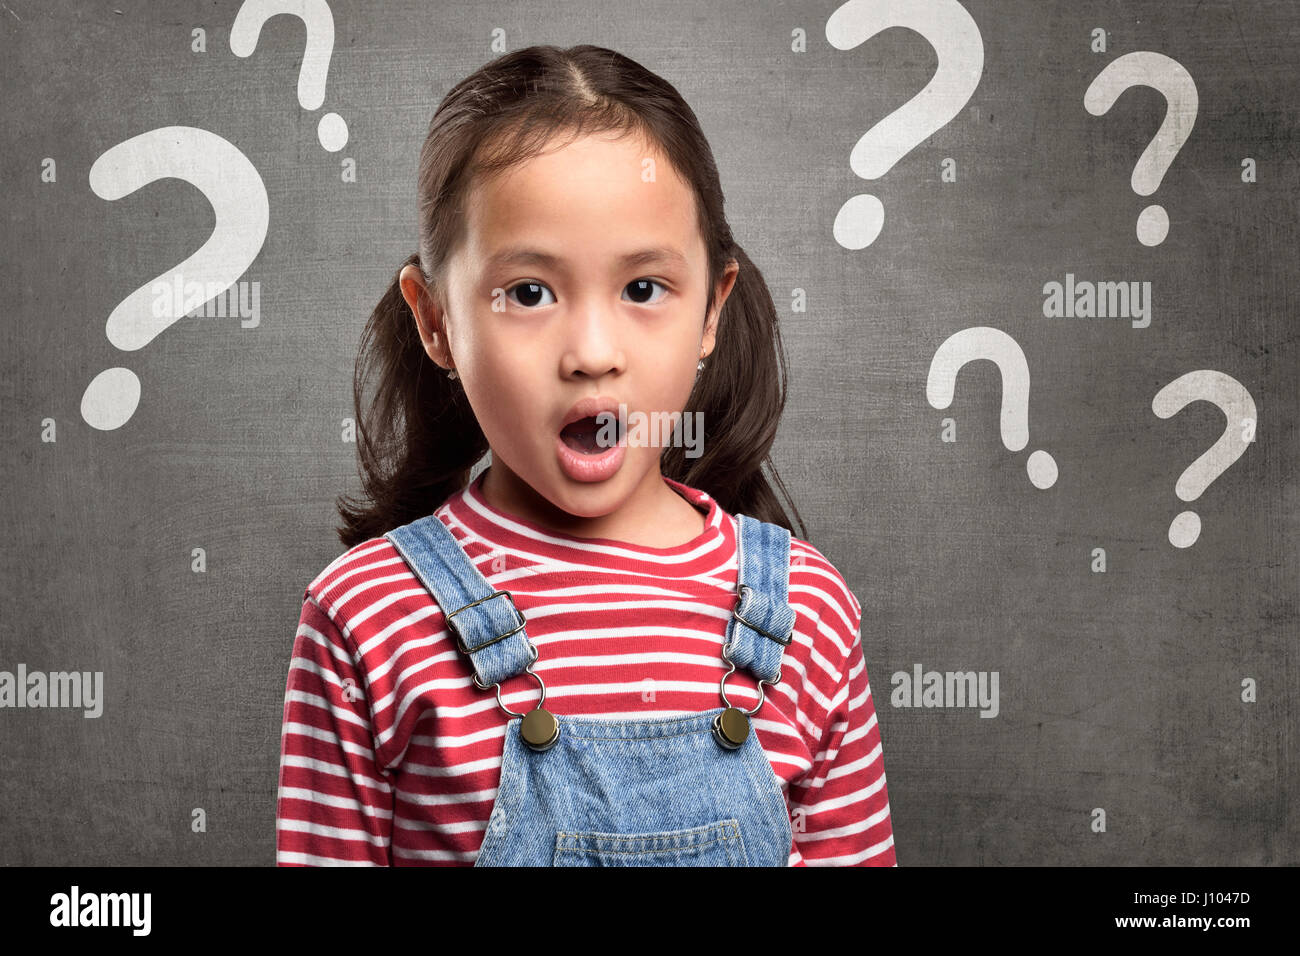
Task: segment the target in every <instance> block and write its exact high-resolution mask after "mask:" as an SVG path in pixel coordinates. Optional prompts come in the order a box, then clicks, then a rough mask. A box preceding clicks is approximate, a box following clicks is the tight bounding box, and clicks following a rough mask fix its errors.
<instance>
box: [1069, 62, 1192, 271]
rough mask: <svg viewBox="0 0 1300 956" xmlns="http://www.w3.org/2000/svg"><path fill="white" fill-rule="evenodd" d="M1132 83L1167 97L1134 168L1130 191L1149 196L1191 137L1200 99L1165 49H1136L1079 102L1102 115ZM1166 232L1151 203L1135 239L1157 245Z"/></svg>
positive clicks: (1165, 218) (1160, 211)
mask: <svg viewBox="0 0 1300 956" xmlns="http://www.w3.org/2000/svg"><path fill="white" fill-rule="evenodd" d="M1133 86H1149V87H1151V88H1152V89H1154V90H1158V91H1159V92H1160V93H1161V94H1162V95H1163V96H1164V98H1165V102H1166V103H1167V104H1168V108H1167V109H1166V110H1165V118H1164V120H1163V121H1162V122H1161V124H1160V129H1159V130H1158V131H1157V132H1156V135H1155V139H1153V140H1151V142H1150V143H1148V144H1147V148H1146V149H1145V150H1144V151H1143V153H1142V155H1141V157H1139V159H1138V161H1137V165H1136V166H1134V167H1133V179H1132V186H1133V191H1134V192H1135V193H1137V194H1138V195H1139V196H1150V195H1151V194H1152V193H1153V192H1155V191H1156V190H1157V189H1159V188H1160V181H1161V180H1162V179H1164V178H1165V173H1167V172H1168V171H1169V167H1170V166H1171V165H1173V162H1174V157H1175V156H1177V155H1178V151H1179V150H1180V149H1182V148H1183V143H1185V142H1187V137H1189V136H1191V135H1192V126H1193V125H1195V123H1196V110H1197V107H1198V105H1199V102H1200V101H1199V98H1198V97H1197V94H1196V82H1195V81H1194V80H1193V79H1192V75H1191V74H1190V73H1188V72H1187V70H1185V69H1183V65H1182V64H1181V63H1179V62H1178V61H1177V60H1173V59H1170V58H1169V57H1167V56H1165V55H1164V54H1163V53H1152V52H1150V51H1146V50H1143V51H1138V52H1136V53H1126V54H1124V55H1123V56H1121V57H1120V58H1119V59H1117V60H1113V61H1111V62H1110V63H1108V64H1106V68H1105V69H1104V70H1102V71H1101V72H1100V73H1098V74H1097V77H1096V78H1095V79H1094V80H1093V81H1092V83H1091V84H1089V86H1088V91H1087V92H1086V93H1084V94H1083V105H1084V107H1085V108H1086V109H1087V110H1088V112H1089V113H1091V114H1092V115H1093V116H1101V115H1103V114H1104V113H1106V112H1107V111H1109V110H1110V108H1111V107H1112V106H1113V105H1114V104H1115V101H1116V100H1117V99H1119V95H1120V94H1121V93H1123V92H1124V91H1125V90H1127V89H1129V88H1130V87H1133ZM1168 234H1169V213H1167V212H1165V207H1164V206H1160V205H1155V204H1153V205H1150V206H1147V207H1146V208H1145V209H1143V210H1142V212H1141V214H1140V215H1139V216H1138V220H1137V237H1138V241H1139V242H1141V243H1142V245H1144V246H1158V245H1160V243H1162V242H1164V241H1165V236H1167V235H1168Z"/></svg>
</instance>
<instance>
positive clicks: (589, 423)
mask: <svg viewBox="0 0 1300 956" xmlns="http://www.w3.org/2000/svg"><path fill="white" fill-rule="evenodd" d="M611 417H612V416H609V415H606V416H605V419H606V420H608V419H610V418H611ZM620 438H622V433H621V429H620V426H619V423H618V420H617V418H614V419H613V421H609V422H608V423H606V422H603V421H602V422H598V421H596V416H595V415H589V416H587V417H586V418H580V419H578V420H577V421H576V422H569V424H567V425H565V426H564V427H563V428H562V429H560V440H561V441H562V442H564V444H565V445H567V446H568V447H569V448H572V449H573V450H574V451H576V452H578V453H579V454H582V455H598V454H601V453H602V452H605V451H608V450H609V449H610V448H612V447H614V446H615V445H617V444H618V441H619V439H620ZM611 439H612V440H611ZM602 442H603V444H602Z"/></svg>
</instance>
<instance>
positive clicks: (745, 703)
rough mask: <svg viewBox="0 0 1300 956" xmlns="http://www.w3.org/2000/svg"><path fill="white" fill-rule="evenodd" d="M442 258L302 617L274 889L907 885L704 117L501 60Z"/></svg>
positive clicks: (531, 64) (429, 255) (614, 58)
mask: <svg viewBox="0 0 1300 956" xmlns="http://www.w3.org/2000/svg"><path fill="white" fill-rule="evenodd" d="M419 228H420V236H419V240H420V241H419V251H418V252H417V253H416V254H414V255H412V256H410V257H409V258H408V259H407V260H406V262H405V263H404V264H403V265H402V267H401V269H400V270H399V272H398V274H397V275H396V276H395V277H394V278H393V281H392V283H391V285H390V287H389V289H388V291H387V292H386V294H385V295H384V297H383V299H382V300H381V301H380V303H379V305H378V307H377V308H376V309H375V311H374V314H373V315H372V316H371V318H370V323H369V325H368V326H367V329H366V337H365V338H364V340H363V343H362V352H361V358H360V359H359V361H358V366H357V377H356V382H355V386H356V401H357V409H358V414H357V420H358V422H359V423H360V428H359V433H360V436H361V440H360V446H359V451H360V455H361V462H362V469H363V482H364V489H365V491H366V493H367V498H368V501H367V502H365V503H352V502H348V501H347V500H346V499H341V500H340V504H339V509H340V513H341V515H342V517H343V521H344V527H343V528H342V529H341V530H340V537H341V539H342V541H343V544H344V546H345V547H347V548H349V550H348V551H347V552H346V553H344V554H343V555H342V556H340V557H339V558H337V559H336V560H335V561H334V562H333V563H331V564H330V565H329V566H328V567H327V568H325V570H324V571H322V572H321V574H320V575H319V576H318V577H317V578H316V579H315V580H314V581H313V582H312V583H311V584H310V585H309V586H308V587H307V588H306V590H305V592H304V594H303V607H302V617H301V620H300V623H299V627H298V632H297V637H296V640H295V643H294V648H293V659H292V663H291V666H290V670H289V676H288V682H287V688H286V694H285V704H284V726H283V734H282V738H281V739H282V745H281V761H280V780H279V797H278V806H277V847H276V852H277V862H278V863H279V864H281V865H321V864H372V865H380V866H385V865H392V866H408V865H437V864H444V865H445V864H450V865H478V866H489V865H543V866H550V865H569V866H591V865H656V866H666V865H751V866H754V865H760V866H786V865H876V866H879V865H885V866H889V865H894V863H895V859H894V850H893V834H892V830H891V826H890V818H889V801H888V794H887V791H886V787H885V773H884V764H883V758H882V756H881V746H880V733H879V728H878V727H877V724H876V717H875V713H874V709H873V706H872V699H871V690H870V687H869V685H868V683H867V672H866V669H865V666H864V663H863V656H862V649H861V642H860V626H861V617H862V613H861V606H860V605H859V602H858V601H857V599H856V598H855V596H854V595H853V593H852V592H851V591H850V590H849V588H848V586H847V585H846V583H845V581H844V579H843V577H842V576H841V575H840V573H839V572H838V571H837V570H836V569H835V567H834V566H833V565H832V564H831V563H830V562H829V561H828V560H827V559H826V558H825V557H824V556H823V555H822V554H821V552H819V551H818V550H817V549H816V548H814V547H813V546H812V545H811V544H809V543H808V542H807V541H805V540H802V538H799V537H794V536H793V535H792V532H793V530H794V526H793V525H792V524H791V522H790V520H789V518H788V517H787V515H786V512H785V510H784V508H783V507H782V505H781V504H780V503H779V502H778V501H777V498H776V496H775V494H774V493H773V490H772V487H771V486H770V485H769V484H768V480H767V478H765V477H764V475H763V472H762V465H763V464H764V463H765V462H766V463H768V465H769V469H770V462H769V461H768V453H769V449H770V448H771V445H772V442H773V439H774V438H775V435H776V431H777V424H778V420H779V417H780V413H781V410H782V407H783V405H784V402H785V385H784V377H785V365H784V357H783V352H782V346H781V340H780V334H779V331H778V327H777V318H776V310H775V307H774V306H773V303H772V299H771V297H770V296H769V294H768V292H767V289H766V287H765V285H764V281H763V277H762V276H761V274H760V273H759V271H758V269H757V268H756V267H755V266H754V265H753V263H751V262H750V260H749V258H748V257H747V256H746V255H745V253H744V251H743V250H742V249H741V248H740V246H739V245H737V244H736V242H735V241H734V240H733V239H732V236H731V231H730V228H729V227H728V225H727V222H726V219H725V217H724V215H723V197H722V192H721V188H720V185H719V181H718V173H717V169H716V167H715V165H714V161H713V157H712V153H711V151H710V149H709V145H708V143H707V141H706V140H705V138H704V135H703V133H702V132H701V130H700V127H699V124H698V121H697V120H696V118H695V115H694V113H692V111H691V109H690V108H689V107H688V106H687V105H686V103H685V102H684V101H683V100H682V99H681V97H680V96H679V95H678V93H677V91H676V90H675V89H674V88H673V87H672V86H671V85H669V84H668V83H667V82H665V81H664V80H663V79H661V78H660V77H658V76H656V75H655V74H653V73H651V72H649V71H647V70H646V69H644V68H643V67H641V66H640V65H638V64H637V63H635V62H633V61H632V60H629V59H628V58H627V57H624V56H621V55H619V54H618V53H615V52H613V51H611V50H606V49H602V48H599V47H594V46H576V47H572V48H569V49H560V48H557V47H553V46H537V47H530V48H528V49H523V50H519V51H517V52H514V53H511V54H508V55H505V56H502V57H500V58H499V59H496V60H494V61H492V62H491V63H489V64H487V65H486V66H484V67H483V68H482V69H480V70H479V71H478V72H476V73H474V74H473V75H472V76H470V77H468V78H467V79H465V80H463V81H462V82H461V83H459V84H458V85H457V86H456V87H455V88H454V89H453V90H452V91H451V92H450V93H448V95H447V97H446V98H445V99H444V100H443V102H442V104H441V105H440V106H439V107H438V110H437V112H436V113H435V114H434V117H433V122H432V124H431V126H430V128H429V133H428V137H427V139H426V140H425V143H424V148H423V151H422V153H421V156H420V167H419ZM370 377H373V378H374V379H375V381H374V386H373V394H372V395H371V397H370V398H369V400H368V401H369V404H368V405H367V407H366V410H365V412H364V413H363V412H362V398H361V396H362V394H363V391H364V388H363V383H364V382H365V381H366V380H367V379H368V378H370ZM683 412H684V413H685V414H682V413H683ZM665 413H668V414H671V415H672V416H673V418H672V419H670V420H672V421H675V423H676V424H675V427H674V428H673V429H672V430H671V431H670V430H669V429H667V428H664V429H663V430H662V431H661V432H659V433H658V434H657V437H658V438H660V439H665V440H664V441H660V440H653V439H655V438H656V435H655V434H649V435H648V434H647V429H646V428H644V427H642V426H643V424H644V421H645V420H646V419H647V418H648V419H650V420H651V421H652V422H653V421H655V420H656V416H661V415H663V414H665ZM658 420H659V421H660V422H661V423H662V421H663V419H662V418H659V419H658ZM691 422H702V423H703V424H704V434H703V442H702V447H701V443H698V442H695V443H688V442H686V441H685V440H684V439H683V436H685V435H686V434H687V433H688V431H689V424H690V423H691ZM683 423H686V424H685V425H684V424H683ZM665 443H666V444H667V446H668V447H663V446H664V444H665ZM688 444H690V445H691V447H684V446H686V445H688ZM489 450H490V451H491V464H490V466H489V467H488V468H487V469H486V470H485V471H482V472H481V473H479V474H478V476H477V477H475V478H473V480H472V481H471V480H470V478H471V474H472V471H473V467H474V465H475V464H476V463H477V462H478V461H479V460H480V459H481V458H482V457H483V456H484V454H485V453H486V452H488V451H489ZM771 476H772V480H773V481H774V482H775V484H776V485H777V486H778V487H779V488H781V491H782V493H783V494H785V488H784V486H783V485H782V483H781V481H780V479H779V477H778V476H777V475H776V472H775V470H774V469H772V470H771ZM787 498H788V495H787ZM792 511H794V516H795V521H796V522H797V523H798V528H799V532H800V534H801V535H805V534H806V532H805V531H804V530H803V525H802V521H801V520H800V518H799V515H798V512H797V510H794V509H793V506H792Z"/></svg>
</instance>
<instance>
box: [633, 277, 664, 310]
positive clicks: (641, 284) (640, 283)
mask: <svg viewBox="0 0 1300 956" xmlns="http://www.w3.org/2000/svg"><path fill="white" fill-rule="evenodd" d="M655 286H659V288H661V289H663V290H664V292H667V291H668V290H667V289H666V288H665V287H664V285H663V283H662V282H656V281H655V280H654V279H633V280H632V281H631V282H629V283H628V284H627V285H626V286H624V291H627V290H631V291H632V298H631V301H633V302H635V303H636V304H637V305H651V304H653V303H655V302H658V301H659V299H662V298H663V296H662V295H660V296H658V297H657V298H653V299H652V298H650V296H651V295H653V291H654V287H655Z"/></svg>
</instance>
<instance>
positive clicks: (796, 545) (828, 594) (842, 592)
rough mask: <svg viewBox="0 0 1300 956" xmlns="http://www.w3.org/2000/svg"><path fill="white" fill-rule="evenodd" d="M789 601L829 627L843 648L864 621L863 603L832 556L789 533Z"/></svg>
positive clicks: (820, 627)
mask: <svg viewBox="0 0 1300 956" xmlns="http://www.w3.org/2000/svg"><path fill="white" fill-rule="evenodd" d="M789 595H790V597H789V599H790V604H791V605H792V606H793V607H794V608H795V613H796V614H798V613H799V612H800V611H803V612H804V613H811V614H812V615H813V616H814V617H815V618H816V620H817V622H818V624H819V630H821V629H822V628H829V629H830V630H831V632H832V634H833V636H834V637H835V638H837V643H839V642H842V643H843V645H844V650H845V651H847V649H848V645H850V644H852V642H853V640H854V637H855V635H856V634H857V633H858V630H859V628H860V626H861V623H862V605H861V603H860V602H859V601H858V598H857V595H855V594H854V593H853V590H852V588H850V587H849V584H848V581H846V580H845V578H844V575H843V574H841V573H840V570H839V568H837V567H836V566H835V565H834V564H833V563H831V560H830V559H829V558H827V557H826V555H824V554H822V552H821V551H819V550H818V549H817V548H816V547H815V546H813V545H812V544H810V543H809V542H807V541H804V540H803V539H802V538H797V537H794V536H793V535H792V536H791V537H790V589H789Z"/></svg>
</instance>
